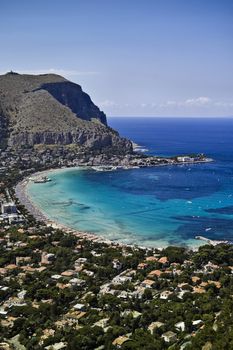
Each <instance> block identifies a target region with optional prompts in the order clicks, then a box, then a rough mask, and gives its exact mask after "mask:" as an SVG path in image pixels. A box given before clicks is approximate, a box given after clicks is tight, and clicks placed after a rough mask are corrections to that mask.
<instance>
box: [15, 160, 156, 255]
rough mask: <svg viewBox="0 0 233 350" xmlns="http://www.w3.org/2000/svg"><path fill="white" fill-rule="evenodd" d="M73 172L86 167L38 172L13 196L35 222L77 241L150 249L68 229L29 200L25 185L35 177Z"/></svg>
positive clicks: (21, 182)
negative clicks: (40, 222) (77, 239)
mask: <svg viewBox="0 0 233 350" xmlns="http://www.w3.org/2000/svg"><path fill="white" fill-rule="evenodd" d="M69 169H70V170H74V169H79V170H85V169H87V167H81V166H75V167H67V168H51V169H48V170H43V171H39V172H36V173H33V174H31V175H29V176H27V177H26V178H24V179H23V180H22V181H20V182H19V183H18V184H17V185H16V186H15V196H16V198H17V199H18V200H19V202H20V203H21V204H22V205H24V206H25V208H26V209H27V211H28V212H29V213H30V214H31V215H32V216H33V217H34V218H35V219H36V220H37V221H42V222H43V223H44V224H45V225H46V226H47V227H53V228H54V229H60V230H63V231H64V232H66V233H69V234H73V235H74V236H76V237H77V238H79V239H87V240H89V241H92V242H97V243H103V244H107V245H109V246H118V247H135V248H136V247H137V248H140V249H144V250H147V249H150V248H149V247H146V246H141V245H136V244H126V243H122V242H118V241H117V242H115V241H113V240H110V239H107V238H104V237H103V236H101V235H97V234H95V233H92V232H86V231H81V230H77V229H73V228H72V227H69V226H67V225H65V224H62V223H60V222H58V221H56V220H52V219H50V218H49V217H48V216H47V215H46V214H45V213H44V212H43V211H42V210H41V209H40V208H39V207H38V206H37V205H36V204H35V203H34V202H33V200H32V199H31V197H30V195H29V194H28V192H27V185H28V184H29V182H30V181H31V179H33V178H35V177H37V176H47V175H48V174H50V173H51V172H53V173H54V172H56V171H59V172H60V171H62V170H64V171H67V170H69ZM157 249H159V250H162V249H163V248H162V247H157Z"/></svg>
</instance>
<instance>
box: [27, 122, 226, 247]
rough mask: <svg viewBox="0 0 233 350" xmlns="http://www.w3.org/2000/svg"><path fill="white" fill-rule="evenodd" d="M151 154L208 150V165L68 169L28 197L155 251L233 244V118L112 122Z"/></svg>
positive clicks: (64, 217) (63, 216)
mask: <svg viewBox="0 0 233 350" xmlns="http://www.w3.org/2000/svg"><path fill="white" fill-rule="evenodd" d="M109 122H110V124H111V126H113V127H114V128H115V129H118V130H120V133H121V134H122V135H124V136H127V137H129V138H131V139H133V140H134V141H135V142H137V143H139V144H140V145H143V146H145V147H146V148H148V149H149V152H148V153H150V154H158V155H174V154H184V153H186V154H187V153H198V152H204V153H206V154H207V155H208V156H210V157H213V158H214V159H215V161H214V162H213V163H208V164H195V165H185V166H168V167H156V168H147V169H132V170H127V171H126V170H118V171H113V172H95V171H90V170H77V169H69V170H61V171H56V172H54V173H52V174H50V175H49V176H50V177H51V178H52V182H50V183H46V184H32V183H31V184H30V185H29V187H28V192H29V194H30V195H31V196H32V198H33V200H34V201H35V203H36V204H37V205H38V206H39V207H40V208H41V209H43V210H44V211H45V212H46V214H47V215H48V216H49V217H51V218H52V219H55V220H57V221H60V222H61V223H64V224H67V225H69V226H71V227H73V228H78V229H81V230H85V231H91V232H95V233H97V234H100V235H102V236H105V237H106V238H110V239H114V240H119V241H121V242H125V243H137V244H141V245H148V246H160V247H161V246H166V245H168V244H174V245H176V244H179V245H191V246H193V245H199V244H200V243H201V242H199V241H197V240H195V239H194V237H195V236H196V235H203V236H205V237H208V238H211V239H227V240H232V239H233V201H232V199H233V142H232V134H233V120H232V119H222V120H220V119H181V118H180V119H177V118H176V119H166V120H165V119H160V118H152V119H148V118H133V119H129V118H125V119H123V118H118V119H117V118H111V119H110V120H109Z"/></svg>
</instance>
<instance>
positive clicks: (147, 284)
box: [141, 279, 155, 288]
mask: <svg viewBox="0 0 233 350" xmlns="http://www.w3.org/2000/svg"><path fill="white" fill-rule="evenodd" d="M154 284H155V281H152V280H149V279H146V280H144V281H143V282H142V283H141V286H142V287H144V288H152V287H153V285H154Z"/></svg>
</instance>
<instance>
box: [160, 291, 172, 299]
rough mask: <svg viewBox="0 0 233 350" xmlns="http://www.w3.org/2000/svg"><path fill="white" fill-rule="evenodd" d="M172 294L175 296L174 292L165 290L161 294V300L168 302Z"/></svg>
mask: <svg viewBox="0 0 233 350" xmlns="http://www.w3.org/2000/svg"><path fill="white" fill-rule="evenodd" d="M171 294H173V292H171V291H170V290H164V291H163V292H162V293H160V299H163V300H166V299H168V297H169V296H170V295H171Z"/></svg>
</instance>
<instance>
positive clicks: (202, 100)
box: [183, 96, 212, 106]
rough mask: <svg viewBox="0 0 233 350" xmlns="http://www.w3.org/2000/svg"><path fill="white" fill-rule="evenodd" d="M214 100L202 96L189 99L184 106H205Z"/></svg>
mask: <svg viewBox="0 0 233 350" xmlns="http://www.w3.org/2000/svg"><path fill="white" fill-rule="evenodd" d="M211 102H212V100H211V98H209V97H206V96H201V97H197V98H189V99H187V100H185V101H184V102H183V105H184V106H204V105H207V104H209V103H211Z"/></svg>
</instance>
